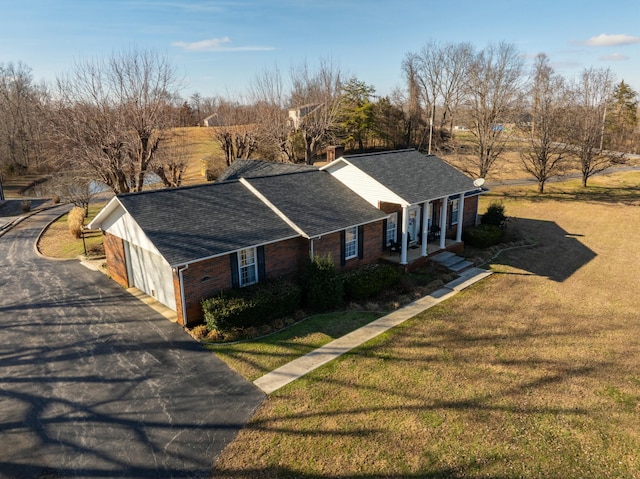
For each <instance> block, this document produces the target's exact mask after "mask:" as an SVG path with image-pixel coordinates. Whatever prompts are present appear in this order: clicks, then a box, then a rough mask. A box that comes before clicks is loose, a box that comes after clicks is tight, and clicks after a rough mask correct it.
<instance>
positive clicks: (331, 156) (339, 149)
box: [327, 145, 344, 163]
mask: <svg viewBox="0 0 640 479" xmlns="http://www.w3.org/2000/svg"><path fill="white" fill-rule="evenodd" d="M342 155H344V146H342V145H334V146H327V162H328V163H331V162H332V161H334V160H336V159H338V158H340V157H341V156H342Z"/></svg>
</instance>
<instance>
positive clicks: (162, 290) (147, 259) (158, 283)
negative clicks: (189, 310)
mask: <svg viewBox="0 0 640 479" xmlns="http://www.w3.org/2000/svg"><path fill="white" fill-rule="evenodd" d="M125 257H126V261H127V276H128V277H129V285H130V286H133V287H136V288H138V289H139V290H140V291H143V292H144V293H146V294H148V295H149V296H151V297H153V298H155V299H157V300H158V301H160V302H161V303H162V304H164V305H165V306H167V307H169V308H171V309H172V310H173V311H175V310H176V297H175V291H174V287H173V272H172V270H171V267H170V266H169V263H167V262H166V261H165V260H164V258H162V256H160V255H158V254H155V253H152V252H151V251H149V250H146V249H144V248H142V247H140V246H138V245H135V244H132V243H129V242H125Z"/></svg>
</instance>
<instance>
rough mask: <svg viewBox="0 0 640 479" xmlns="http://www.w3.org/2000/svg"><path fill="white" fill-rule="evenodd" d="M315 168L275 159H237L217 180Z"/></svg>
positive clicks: (272, 174)
mask: <svg viewBox="0 0 640 479" xmlns="http://www.w3.org/2000/svg"><path fill="white" fill-rule="evenodd" d="M311 170H317V168H316V167H314V166H309V165H296V164H292V163H276V162H275V161H264V160H244V159H237V160H235V161H234V162H233V163H231V166H230V167H228V168H227V169H226V170H224V172H223V173H222V174H221V175H220V176H219V177H218V180H217V181H218V182H222V181H227V180H237V179H240V178H260V177H263V176H274V175H282V174H286V173H297V172H300V171H311Z"/></svg>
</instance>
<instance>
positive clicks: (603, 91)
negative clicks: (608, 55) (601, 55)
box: [570, 68, 624, 187]
mask: <svg viewBox="0 0 640 479" xmlns="http://www.w3.org/2000/svg"><path fill="white" fill-rule="evenodd" d="M614 81H615V79H614V76H613V73H612V72H611V70H609V69H608V68H607V69H595V68H588V69H585V70H584V71H583V72H582V74H581V75H580V78H579V79H578V80H577V81H576V82H575V83H574V85H573V95H574V105H573V112H572V113H573V114H572V115H571V125H570V131H571V143H572V149H573V152H574V154H575V155H576V156H577V158H578V160H579V162H580V169H581V172H582V186H583V187H586V186H587V183H588V181H589V178H591V177H592V176H593V175H595V174H597V173H600V172H601V171H604V170H606V169H607V168H608V167H609V166H611V165H612V164H613V163H615V162H622V161H624V158H623V155H622V154H620V153H616V152H613V151H608V150H603V137H604V132H605V121H606V118H605V116H606V107H607V103H608V102H609V101H610V99H611V95H612V92H613V85H614Z"/></svg>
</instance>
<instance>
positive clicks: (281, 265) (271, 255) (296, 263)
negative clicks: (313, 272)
mask: <svg viewBox="0 0 640 479" xmlns="http://www.w3.org/2000/svg"><path fill="white" fill-rule="evenodd" d="M308 258H309V241H308V240H306V239H304V238H293V239H290V240H287V241H281V242H279V243H272V244H268V245H266V246H265V247H264V261H265V274H266V275H267V279H271V278H287V279H289V280H292V281H295V280H297V279H298V278H299V277H300V274H301V273H302V270H303V268H304V266H305V265H306V261H307V259H308Z"/></svg>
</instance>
